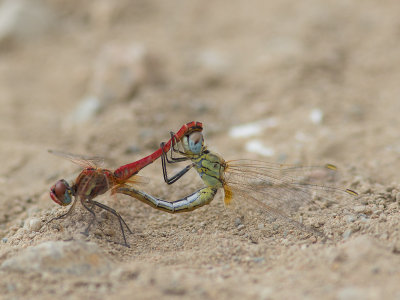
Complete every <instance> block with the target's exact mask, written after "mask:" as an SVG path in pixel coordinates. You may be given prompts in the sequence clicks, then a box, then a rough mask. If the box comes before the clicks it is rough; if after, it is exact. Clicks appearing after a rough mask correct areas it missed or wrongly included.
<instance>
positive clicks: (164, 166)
mask: <svg viewBox="0 0 400 300" xmlns="http://www.w3.org/2000/svg"><path fill="white" fill-rule="evenodd" d="M167 162H168V160H167V154H166V153H165V152H163V153H162V155H161V163H162V170H163V176H164V181H165V182H166V183H167V184H173V183H174V182H176V181H177V180H178V179H179V178H181V177H182V176H183V175H185V174H186V173H187V172H188V171H189V170H190V169H191V168H192V167H193V166H194V164H193V163H192V164H190V165H187V166H186V167H185V168H183V169H182V170H180V171H179V172H178V173H176V174H175V175H173V176H172V177H171V178H168V173H167Z"/></svg>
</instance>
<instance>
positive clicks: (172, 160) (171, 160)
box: [160, 132, 190, 164]
mask: <svg viewBox="0 0 400 300" xmlns="http://www.w3.org/2000/svg"><path fill="white" fill-rule="evenodd" d="M171 134H172V132H171ZM171 139H174V137H173V136H172V137H171ZM174 145H175V144H173V146H172V147H171V151H170V158H168V155H165V157H166V160H167V162H168V163H170V164H173V163H177V162H182V161H187V160H190V157H186V156H184V157H172V152H178V153H181V154H182V152H181V151H179V150H176V149H174ZM164 146H165V143H161V144H160V147H161V149H164ZM163 153H165V152H164V151H163Z"/></svg>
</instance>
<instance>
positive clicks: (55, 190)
mask: <svg viewBox="0 0 400 300" xmlns="http://www.w3.org/2000/svg"><path fill="white" fill-rule="evenodd" d="M72 196H73V193H72V189H71V187H70V185H69V184H68V182H67V181H66V180H64V179H61V180H59V181H57V182H56V184H55V185H53V186H52V187H51V189H50V197H51V199H53V201H54V202H55V203H57V204H59V205H61V206H67V205H69V204H70V203H71V201H72Z"/></svg>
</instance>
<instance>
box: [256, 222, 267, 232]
mask: <svg viewBox="0 0 400 300" xmlns="http://www.w3.org/2000/svg"><path fill="white" fill-rule="evenodd" d="M257 227H258V229H260V230H261V229H264V227H265V226H264V224H263V223H260V224H258V225H257Z"/></svg>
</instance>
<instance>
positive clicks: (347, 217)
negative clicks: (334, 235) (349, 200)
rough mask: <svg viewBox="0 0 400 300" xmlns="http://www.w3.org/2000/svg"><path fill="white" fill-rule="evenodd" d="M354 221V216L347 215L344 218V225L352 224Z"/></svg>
mask: <svg viewBox="0 0 400 300" xmlns="http://www.w3.org/2000/svg"><path fill="white" fill-rule="evenodd" d="M356 219H357V218H356V216H354V215H347V216H346V217H345V220H346V223H353V222H354V221H355V220H356Z"/></svg>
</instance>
